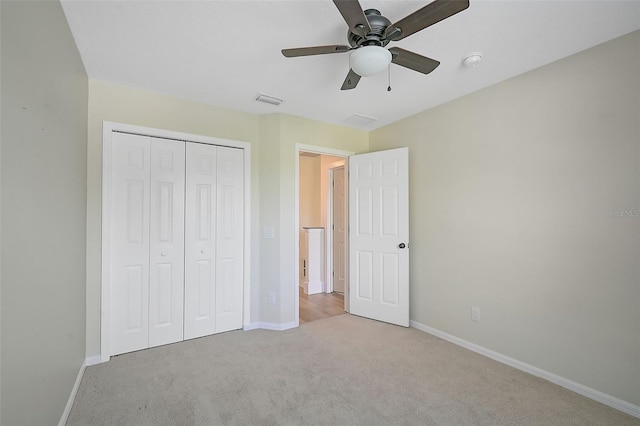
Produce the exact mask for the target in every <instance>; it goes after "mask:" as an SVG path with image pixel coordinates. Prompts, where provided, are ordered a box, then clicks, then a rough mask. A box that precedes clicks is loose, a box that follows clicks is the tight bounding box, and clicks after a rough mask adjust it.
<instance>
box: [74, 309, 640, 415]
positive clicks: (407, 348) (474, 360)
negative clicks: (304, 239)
mask: <svg viewBox="0 0 640 426" xmlns="http://www.w3.org/2000/svg"><path fill="white" fill-rule="evenodd" d="M67 424H68V425H102V424H110V425H116V424H117V425H224V424H230V425H235V424H239V425H639V424H640V420H639V419H636V418H634V417H632V416H629V415H627V414H624V413H622V412H619V411H617V410H614V409H612V408H609V407H607V406H605V405H602V404H600V403H598V402H595V401H593V400H590V399H588V398H585V397H583V396H581V395H578V394H576V393H574V392H571V391H569V390H566V389H564V388H561V387H560V386H557V385H554V384H552V383H550V382H547V381H545V380H543V379H540V378H536V377H534V376H531V375H529V374H527V373H523V372H521V371H518V370H516V369H513V368H511V367H508V366H505V365H503V364H500V363H498V362H496V361H493V360H491V359H489V358H486V357H484V356H482V355H479V354H476V353H474V352H471V351H468V350H466V349H463V348H460V347H458V346H456V345H453V344H451V343H449V342H446V341H444V340H442V339H439V338H437V337H434V336H432V335H430V334H427V333H424V332H421V331H418V330H416V329H413V328H402V327H397V326H393V325H389V324H385V323H380V322H377V321H372V320H367V319H364V318H359V317H356V316H351V315H347V314H345V315H339V316H336V317H333V318H328V319H323V320H319V321H314V322H310V323H307V324H304V325H302V326H300V327H298V328H296V329H291V330H288V331H281V332H278V331H267V330H253V331H234V332H229V333H223V334H218V335H215V336H209V337H205V338H200V339H195V340H189V341H185V342H181V343H177V344H173V345H167V346H162V347H158V348H153V349H148V350H144V351H139V352H134V353H130V354H125V355H121V356H118V357H114V358H112V359H111V361H109V362H107V363H104V364H99V365H95V366H91V367H88V368H87V369H86V372H85V374H84V378H83V380H82V383H81V385H80V389H79V391H78V394H77V397H76V400H75V403H74V405H73V408H72V410H71V414H70V416H69V419H68V423H67Z"/></svg>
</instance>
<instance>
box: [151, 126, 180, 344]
mask: <svg viewBox="0 0 640 426" xmlns="http://www.w3.org/2000/svg"><path fill="white" fill-rule="evenodd" d="M184 190H185V143H184V142H182V141H175V140H168V139H158V138H152V139H151V204H150V230H149V235H150V256H149V260H150V262H149V263H150V271H149V275H150V278H149V346H150V347H152V346H158V345H164V344H167V343H173V342H179V341H181V340H183V317H184Z"/></svg>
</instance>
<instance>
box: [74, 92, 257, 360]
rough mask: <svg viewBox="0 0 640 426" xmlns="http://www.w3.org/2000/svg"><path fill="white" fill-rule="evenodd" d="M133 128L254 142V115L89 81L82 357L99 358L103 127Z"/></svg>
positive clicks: (253, 271) (254, 256)
mask: <svg viewBox="0 0 640 426" xmlns="http://www.w3.org/2000/svg"><path fill="white" fill-rule="evenodd" d="M103 120H105V121H113V122H118V123H127V124H134V125H138V126H146V127H152V128H158V129H167V130H173V131H178V132H185V133H192V134H197V135H204V136H212V137H219V138H225V139H232V140H239V141H245V142H249V143H251V145H252V151H254V150H255V149H256V144H257V142H258V138H259V118H258V116H257V115H254V114H248V113H243V112H238V111H232V110H228V109H224V108H218V107H214V106H210V105H205V104H201V103H197V102H192V101H187V100H183V99H178V98H174V97H171V96H166V95H161V94H157V93H150V92H145V91H141V90H135V89H131V88H128V87H123V86H117V85H113V84H109V83H106V82H102V81H96V80H90V81H89V137H88V152H87V156H88V165H87V186H88V187H87V191H88V194H87V301H86V303H87V356H89V357H91V356H96V355H98V354H99V353H100V276H101V267H100V261H101V260H100V259H101V244H102V240H101V209H102V204H101V192H102V122H103ZM251 159H252V164H251V168H252V169H251V172H252V175H251V178H252V179H251V192H252V195H251V204H252V206H253V207H252V212H255V214H252V217H251V219H252V227H251V228H252V229H253V230H255V229H257V223H258V218H259V214H258V213H259V211H258V208H257V207H256V206H259V204H260V200H259V197H258V194H259V191H260V179H259V164H258V155H257V153H256V152H252V158H251ZM259 243H260V241H259V240H258V237H257V234H256V233H255V232H254V235H253V239H252V252H251V257H252V262H251V274H252V283H254V284H255V285H252V287H251V289H252V294H251V301H252V307H251V316H252V321H257V320H258V318H257V315H258V312H259V306H258V305H257V304H258V303H259V300H260V298H259V281H260V271H259V265H260V264H259V257H260V247H259Z"/></svg>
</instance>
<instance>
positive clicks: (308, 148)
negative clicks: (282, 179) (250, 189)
mask: <svg viewBox="0 0 640 426" xmlns="http://www.w3.org/2000/svg"><path fill="white" fill-rule="evenodd" d="M301 152H312V153H315V154H321V155H331V156H333V157H342V158H344V159H345V167H347V163H348V161H346V159H347V158H348V157H349V156H351V155H354V154H355V152H351V151H343V150H341V149H333V148H326V147H323V146H316V145H307V144H303V143H297V144H296V146H295V179H294V180H295V187H294V191H293V192H294V206H295V212H294V221H293V222H294V223H293V226H294V232H293V234H294V241H293V244H294V247H293V258H294V259H295V261H294V262H293V264H294V271H293V282H294V298H293V300H294V308H293V312H294V313H295V327H298V326H299V325H300V262H299V261H298V259H300V153H301ZM345 171H347V169H346V168H345ZM326 234H328V232H325V235H326ZM325 246H326V244H325ZM325 249H326V247H325Z"/></svg>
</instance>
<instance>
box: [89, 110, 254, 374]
mask: <svg viewBox="0 0 640 426" xmlns="http://www.w3.org/2000/svg"><path fill="white" fill-rule="evenodd" d="M113 132H122V133H132V134H137V135H142V136H151V137H157V138H164V139H174V140H179V141H184V142H196V143H204V144H209V145H218V146H227V147H231V148H239V149H242V150H243V152H244V156H243V157H244V164H243V165H244V200H243V201H244V253H243V262H244V265H243V268H244V269H243V290H242V292H243V298H242V299H243V303H242V325H243V327H247V326H249V325H250V324H251V300H250V296H251V144H250V143H248V142H241V141H234V140H230V139H222V138H215V137H210V136H202V135H194V134H190V133H184V132H175V131H172V130H164V129H155V128H152V127H144V126H136V125H132V124H124V123H115V122H110V121H103V122H102V256H101V257H102V259H101V262H102V263H101V269H102V272H101V290H100V292H101V293H100V294H101V302H100V362H107V361H109V359H110V357H111V355H109V354H110V342H109V337H110V327H109V326H110V324H111V317H110V309H111V271H110V267H109V266H110V265H111V238H110V236H111V226H110V224H111V171H112V165H111V146H112V143H113V141H112V134H113Z"/></svg>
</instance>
